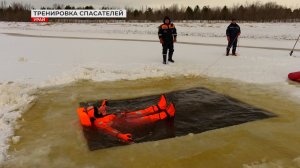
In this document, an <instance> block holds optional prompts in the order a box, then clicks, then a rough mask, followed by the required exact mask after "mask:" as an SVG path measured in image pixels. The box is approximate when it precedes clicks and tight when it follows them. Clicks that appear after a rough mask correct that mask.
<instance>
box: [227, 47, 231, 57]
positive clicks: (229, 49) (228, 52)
mask: <svg viewBox="0 0 300 168" xmlns="http://www.w3.org/2000/svg"><path fill="white" fill-rule="evenodd" d="M229 51H230V49H229V48H227V49H226V56H228V55H229Z"/></svg>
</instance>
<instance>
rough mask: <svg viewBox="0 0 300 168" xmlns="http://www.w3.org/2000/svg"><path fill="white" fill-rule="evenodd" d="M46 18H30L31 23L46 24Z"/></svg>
mask: <svg viewBox="0 0 300 168" xmlns="http://www.w3.org/2000/svg"><path fill="white" fill-rule="evenodd" d="M48 21H49V19H48V18H31V22H48Z"/></svg>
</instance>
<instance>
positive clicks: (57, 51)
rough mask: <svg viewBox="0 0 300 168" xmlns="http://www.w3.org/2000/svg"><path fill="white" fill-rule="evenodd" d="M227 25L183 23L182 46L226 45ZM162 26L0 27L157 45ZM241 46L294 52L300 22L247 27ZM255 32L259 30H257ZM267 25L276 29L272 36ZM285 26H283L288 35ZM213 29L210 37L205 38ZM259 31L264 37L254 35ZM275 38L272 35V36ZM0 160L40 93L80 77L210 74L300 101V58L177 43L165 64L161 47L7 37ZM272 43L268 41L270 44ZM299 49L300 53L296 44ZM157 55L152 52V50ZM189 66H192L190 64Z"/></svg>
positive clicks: (0, 111) (1, 85) (0, 97)
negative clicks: (298, 79) (294, 78)
mask: <svg viewBox="0 0 300 168" xmlns="http://www.w3.org/2000/svg"><path fill="white" fill-rule="evenodd" d="M226 25H227V24H225V23H217V24H216V23H215V24H207V23H206V24H199V23H197V24H196V23H195V24H192V23H180V24H178V30H179V31H181V32H182V33H181V35H183V36H184V33H185V32H186V34H187V35H186V36H184V37H180V34H179V39H180V41H187V42H207V43H212V44H224V37H223V36H224V27H225V26H226ZM155 26H156V27H157V23H147V24H143V23H128V24H126V23H124V24H88V25H84V24H79V25H76V24H54V25H43V24H33V23H10V22H0V33H23V34H29V35H37V36H39V35H40V36H43V35H52V36H53V35H56V36H62V37H63V36H69V37H103V38H106V37H110V38H111V37H113V38H131V39H145V40H157V36H156V33H157V29H156V27H155ZM243 26H244V27H242V39H241V42H240V43H241V45H251V46H265V47H277V48H289V47H291V46H292V45H293V43H294V41H293V40H292V39H294V38H296V36H297V33H298V32H296V31H295V30H297V29H299V27H300V23H289V24H282V23H280V24H279V23H268V24H261V23H256V24H254V23H253V25H250V24H243ZM255 27H256V28H257V29H258V30H256V29H255ZM268 28H270V29H271V30H270V31H269V30H268ZM280 28H284V30H285V31H283V30H281V29H280ZM205 32H207V35H203V34H205ZM255 32H257V36H255ZM272 34H273V35H272ZM0 38H1V39H3V40H1V41H0V46H1V56H0V59H1V60H2V61H1V63H0V64H1V66H0V71H1V72H3V73H2V74H3V75H1V77H0V91H1V95H0V129H1V134H0V163H1V162H2V161H4V159H5V157H6V152H7V149H8V147H9V146H8V140H9V137H12V136H13V131H14V128H15V126H16V124H15V122H16V119H17V118H20V117H21V114H22V112H23V111H24V110H25V109H26V107H28V105H29V104H30V103H31V102H32V101H34V99H35V96H34V94H32V93H33V92H34V91H35V90H36V89H38V88H43V87H48V86H56V85H61V84H68V83H70V82H73V81H77V80H80V79H90V80H95V81H100V82H101V81H116V80H122V79H126V80H135V79H141V78H149V77H176V76H208V77H215V78H225V79H228V80H238V81H241V82H246V83H255V84H265V85H270V86H273V85H276V86H277V88H278V89H279V90H282V91H286V92H287V93H288V94H290V95H291V96H295V97H297V98H298V99H299V98H300V91H299V88H298V87H297V86H296V85H290V84H289V83H288V82H287V74H288V73H289V72H293V71H299V70H300V68H299V67H300V53H299V52H295V56H294V57H290V56H288V52H287V51H282V50H278V51H275V50H262V49H250V48H243V49H239V50H238V52H239V54H240V56H238V57H225V56H224V50H225V48H224V47H215V46H193V45H185V44H176V45H175V56H174V57H175V60H176V63H175V64H169V65H167V66H163V65H162V64H161V46H160V44H159V43H143V42H138V41H131V42H126V41H102V40H97V41H96V40H91V39H63V38H60V39H52V38H35V37H18V36H10V35H5V34H0ZM266 43H268V44H266ZM297 49H300V47H299V46H297ZM150 51H151V52H150ZM187 65H188V66H187Z"/></svg>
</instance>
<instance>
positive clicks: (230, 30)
mask: <svg viewBox="0 0 300 168" xmlns="http://www.w3.org/2000/svg"><path fill="white" fill-rule="evenodd" d="M240 34H241V29H240V26H239V25H238V24H236V23H235V24H234V23H231V24H230V25H229V26H228V27H227V30H226V35H227V36H229V37H230V38H236V37H237V36H238V35H240Z"/></svg>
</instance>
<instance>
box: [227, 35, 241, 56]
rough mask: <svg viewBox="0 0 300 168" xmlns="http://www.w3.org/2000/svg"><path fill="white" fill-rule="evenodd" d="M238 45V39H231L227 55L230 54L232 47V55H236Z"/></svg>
mask: <svg viewBox="0 0 300 168" xmlns="http://www.w3.org/2000/svg"><path fill="white" fill-rule="evenodd" d="M237 43H238V39H237V38H236V37H230V40H229V41H228V45H227V53H229V51H230V48H231V47H232V53H233V54H235V51H236V46H237Z"/></svg>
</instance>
